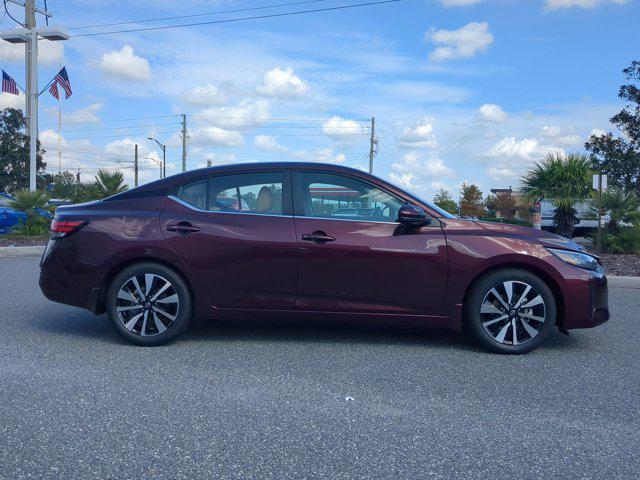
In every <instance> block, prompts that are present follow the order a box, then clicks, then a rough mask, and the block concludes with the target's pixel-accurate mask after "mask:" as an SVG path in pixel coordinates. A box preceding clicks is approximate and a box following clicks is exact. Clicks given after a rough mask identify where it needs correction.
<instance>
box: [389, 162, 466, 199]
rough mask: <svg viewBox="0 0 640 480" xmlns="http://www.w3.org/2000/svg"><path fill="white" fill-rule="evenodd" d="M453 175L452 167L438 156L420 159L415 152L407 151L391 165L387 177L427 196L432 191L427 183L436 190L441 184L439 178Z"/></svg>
mask: <svg viewBox="0 0 640 480" xmlns="http://www.w3.org/2000/svg"><path fill="white" fill-rule="evenodd" d="M454 175H455V172H454V171H453V169H451V168H449V167H448V166H447V165H445V163H444V162H443V161H442V160H441V159H440V158H437V157H432V158H427V159H421V158H420V157H419V156H418V155H417V154H416V153H415V152H409V153H407V154H405V155H404V156H403V157H402V159H401V160H400V161H399V162H396V163H394V164H392V165H391V172H390V173H389V179H390V180H391V181H392V182H393V183H396V184H398V185H400V186H401V187H404V188H406V189H407V190H413V191H416V192H418V193H419V194H421V195H427V196H428V195H429V194H430V193H432V192H430V191H429V185H430V186H431V189H432V190H437V189H438V187H439V186H440V185H441V184H442V183H441V181H440V179H442V178H450V177H453V176H454ZM434 185H436V186H435V187H434Z"/></svg>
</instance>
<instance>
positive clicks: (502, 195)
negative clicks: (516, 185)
mask: <svg viewBox="0 0 640 480" xmlns="http://www.w3.org/2000/svg"><path fill="white" fill-rule="evenodd" d="M516 206H517V202H516V199H515V198H514V196H513V195H512V194H511V192H499V193H497V194H496V199H495V202H494V208H495V211H496V212H500V218H506V219H508V220H510V219H512V218H513V217H515V213H516Z"/></svg>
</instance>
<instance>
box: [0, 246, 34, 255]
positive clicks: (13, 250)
mask: <svg viewBox="0 0 640 480" xmlns="http://www.w3.org/2000/svg"><path fill="white" fill-rule="evenodd" d="M44 248H45V246H44V245H36V246H29V247H0V257H39V256H40V255H42V252H44Z"/></svg>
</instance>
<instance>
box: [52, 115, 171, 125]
mask: <svg viewBox="0 0 640 480" xmlns="http://www.w3.org/2000/svg"><path fill="white" fill-rule="evenodd" d="M177 116H178V115H177V114H174V115H155V116H146V117H131V118H118V119H114V120H89V121H86V122H64V123H63V124H62V125H85V124H91V123H113V122H132V121H134V120H149V119H155V118H169V117H177ZM40 125H43V126H53V125H58V123H57V122H56V123H41V124H40Z"/></svg>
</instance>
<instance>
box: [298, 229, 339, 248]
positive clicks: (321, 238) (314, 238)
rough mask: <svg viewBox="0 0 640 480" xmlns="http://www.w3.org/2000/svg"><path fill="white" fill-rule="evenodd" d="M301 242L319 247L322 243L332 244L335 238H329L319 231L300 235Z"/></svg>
mask: <svg viewBox="0 0 640 480" xmlns="http://www.w3.org/2000/svg"><path fill="white" fill-rule="evenodd" d="M301 238H302V240H305V241H307V242H313V243H315V244H318V245H321V244H323V243H327V242H333V241H334V240H335V239H336V238H335V237H331V236H329V235H327V234H326V233H324V232H321V231H319V230H318V231H316V232H313V233H305V234H303V235H302V237H301Z"/></svg>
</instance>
